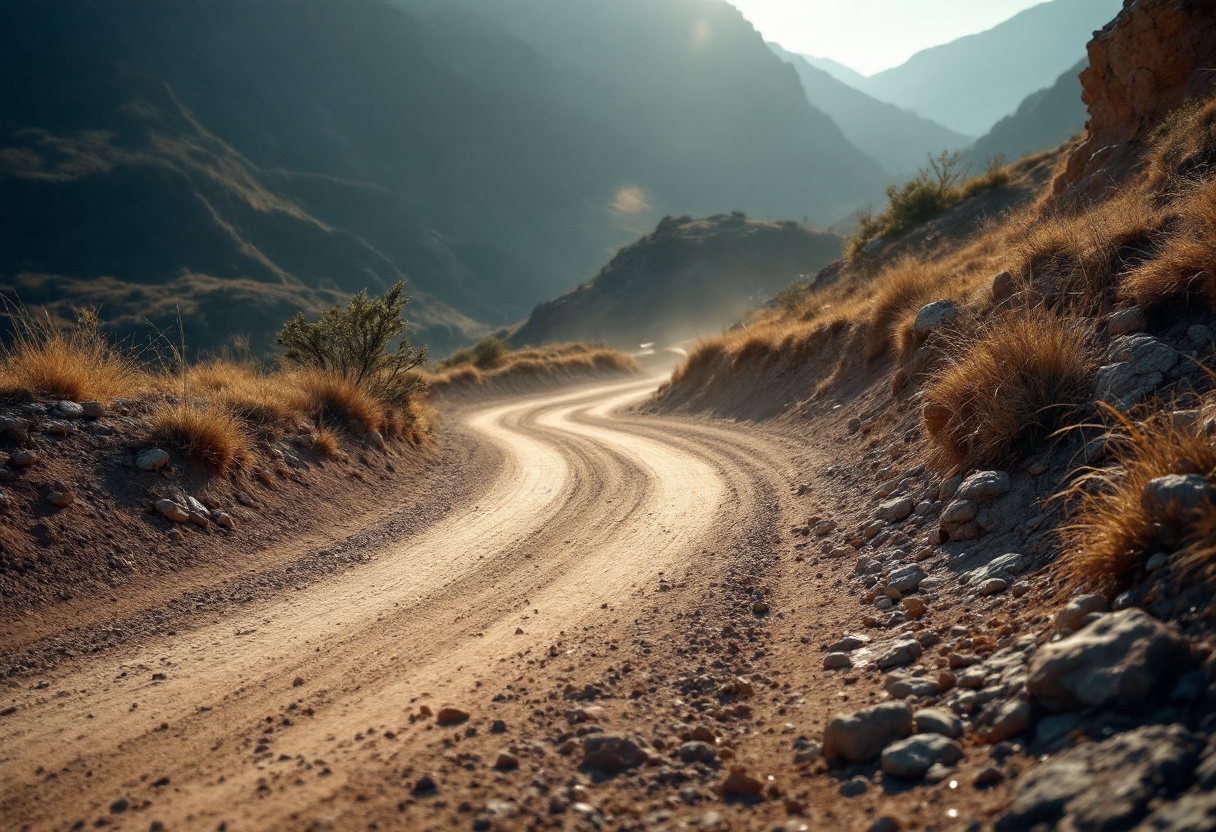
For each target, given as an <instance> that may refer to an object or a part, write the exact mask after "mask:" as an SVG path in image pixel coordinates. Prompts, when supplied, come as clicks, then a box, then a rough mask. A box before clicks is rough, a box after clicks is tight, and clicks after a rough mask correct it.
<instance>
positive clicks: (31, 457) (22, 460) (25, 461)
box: [8, 451, 42, 468]
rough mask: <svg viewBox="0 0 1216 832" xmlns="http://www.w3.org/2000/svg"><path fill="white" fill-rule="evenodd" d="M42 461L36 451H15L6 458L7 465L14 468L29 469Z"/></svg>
mask: <svg viewBox="0 0 1216 832" xmlns="http://www.w3.org/2000/svg"><path fill="white" fill-rule="evenodd" d="M41 460H42V457H41V456H39V455H38V452H37V451H17V453H15V454H13V455H12V456H10V457H9V458H8V463H9V465H12V466H13V467H14V468H30V467H32V466H34V465H37V464H38V463H39V462H40V461H41Z"/></svg>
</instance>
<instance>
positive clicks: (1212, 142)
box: [1144, 99, 1216, 198]
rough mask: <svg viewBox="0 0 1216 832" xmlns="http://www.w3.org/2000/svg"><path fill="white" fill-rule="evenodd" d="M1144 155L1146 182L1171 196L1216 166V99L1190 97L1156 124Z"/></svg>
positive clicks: (1209, 174)
mask: <svg viewBox="0 0 1216 832" xmlns="http://www.w3.org/2000/svg"><path fill="white" fill-rule="evenodd" d="M1149 145H1150V147H1149V151H1148V153H1147V154H1146V157H1145V166H1144V167H1145V170H1146V171H1147V172H1148V177H1147V185H1148V187H1149V188H1150V189H1151V190H1152V191H1153V192H1154V193H1157V194H1161V195H1164V196H1165V197H1166V198H1169V197H1170V196H1171V195H1173V194H1176V193H1179V192H1181V191H1185V190H1186V189H1187V188H1188V187H1189V186H1190V185H1191V184H1192V183H1193V182H1195V181H1197V180H1199V179H1203V178H1207V177H1210V176H1211V174H1212V171H1213V170H1214V169H1216V99H1212V100H1209V101H1206V102H1205V101H1190V102H1188V103H1186V104H1184V105H1183V106H1181V107H1179V108H1178V109H1177V110H1175V111H1174V112H1173V113H1171V114H1170V115H1169V116H1167V117H1166V119H1165V120H1164V121H1162V122H1161V124H1159V125H1158V126H1157V129H1156V130H1154V131H1153V133H1152V135H1151V136H1150V137H1149Z"/></svg>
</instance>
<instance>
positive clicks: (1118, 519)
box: [1061, 411, 1216, 594]
mask: <svg viewBox="0 0 1216 832" xmlns="http://www.w3.org/2000/svg"><path fill="white" fill-rule="evenodd" d="M1201 423H1202V420H1199V423H1197V424H1195V425H1186V426H1184V425H1182V424H1179V423H1178V422H1176V421H1175V420H1174V419H1173V417H1172V413H1170V412H1168V411H1167V412H1163V413H1158V414H1155V415H1154V416H1152V417H1150V418H1149V419H1147V420H1146V421H1145V422H1144V423H1143V424H1142V425H1136V424H1135V423H1133V422H1132V421H1130V420H1128V419H1125V418H1121V419H1120V427H1119V428H1118V429H1117V430H1116V431H1113V432H1112V433H1111V434H1110V435H1109V436H1108V437H1107V444H1106V447H1107V449H1108V452H1110V453H1111V454H1112V455H1113V457H1114V465H1113V466H1110V467H1107V468H1101V469H1095V470H1093V471H1091V472H1090V473H1089V474H1087V475H1086V476H1085V477H1082V478H1080V479H1079V480H1078V481H1076V482H1075V483H1074V484H1073V485H1072V486H1071V487H1070V488H1069V489H1068V490H1067V491H1066V492H1065V494H1064V495H1063V496H1064V497H1065V499H1066V504H1067V505H1068V507H1069V508H1070V515H1071V516H1070V522H1069V524H1068V525H1067V526H1066V527H1065V528H1064V530H1063V543H1064V552H1063V555H1062V557H1061V563H1062V565H1063V567H1064V569H1065V570H1066V572H1067V573H1068V574H1069V576H1070V577H1072V578H1073V579H1074V580H1075V581H1077V582H1078V583H1080V584H1083V585H1085V586H1089V587H1092V588H1093V589H1095V590H1098V591H1101V592H1106V593H1112V594H1113V593H1115V592H1118V591H1120V590H1122V589H1124V588H1126V587H1127V586H1128V585H1129V584H1130V583H1131V582H1132V581H1133V579H1134V578H1135V577H1136V575H1137V573H1138V572H1140V571H1141V570H1142V569H1143V567H1144V563H1145V561H1146V560H1147V559H1148V557H1149V556H1150V555H1151V554H1152V553H1154V552H1157V551H1160V550H1161V549H1163V548H1164V549H1166V550H1170V549H1173V548H1175V547H1176V546H1177V545H1178V544H1179V543H1184V544H1185V545H1184V555H1183V558H1182V560H1183V562H1184V564H1185V565H1189V566H1191V567H1194V568H1209V567H1211V565H1212V563H1213V562H1214V561H1213V554H1216V552H1214V551H1213V545H1212V541H1213V540H1216V537H1213V534H1214V533H1216V509H1214V510H1213V511H1206V512H1201V513H1200V514H1199V515H1197V516H1196V517H1194V518H1192V520H1191V522H1190V523H1189V524H1186V525H1185V526H1184V528H1182V529H1180V530H1179V531H1180V536H1179V539H1171V540H1163V539H1161V538H1160V534H1161V532H1162V529H1161V528H1160V527H1158V526H1155V525H1154V518H1152V517H1150V516H1149V514H1148V513H1147V512H1146V511H1145V509H1144V506H1143V505H1142V504H1141V501H1140V495H1141V493H1142V492H1143V491H1144V486H1145V485H1146V484H1148V482H1149V481H1150V480H1154V479H1156V478H1157V477H1163V476H1166V475H1167V474H1172V473H1178V472H1179V471H1180V470H1182V467H1180V466H1184V467H1185V469H1186V470H1187V471H1191V472H1200V473H1203V474H1206V475H1207V476H1209V477H1211V476H1212V474H1213V473H1214V472H1216V446H1214V445H1213V443H1212V440H1211V437H1209V436H1207V435H1206V434H1205V433H1204V432H1203V428H1202V424H1201Z"/></svg>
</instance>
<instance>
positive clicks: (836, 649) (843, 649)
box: [829, 633, 870, 653]
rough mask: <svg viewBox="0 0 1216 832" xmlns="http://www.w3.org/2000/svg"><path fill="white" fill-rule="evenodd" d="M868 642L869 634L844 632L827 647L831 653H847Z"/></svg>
mask: <svg viewBox="0 0 1216 832" xmlns="http://www.w3.org/2000/svg"><path fill="white" fill-rule="evenodd" d="M869 643H870V637H869V636H862V635H853V634H851V633H850V634H846V635H845V636H843V637H842V638H841V639H840V640H839V641H837V642H836V643H835V644H833V645H832V646H831V647H830V648H829V649H830V650H831V651H832V652H833V653H849V652H852V651H853V650H856V649H858V648H859V647H865V646H866V645H867V644H869Z"/></svg>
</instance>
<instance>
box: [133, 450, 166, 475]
mask: <svg viewBox="0 0 1216 832" xmlns="http://www.w3.org/2000/svg"><path fill="white" fill-rule="evenodd" d="M168 464H169V454H168V453H166V452H165V451H162V450H161V449H160V448H148V449H147V450H146V451H140V452H139V453H138V454H137V455H136V457H135V467H137V468H139V470H141V471H157V470H159V469H161V468H164V467H165V466H166V465H168Z"/></svg>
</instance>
